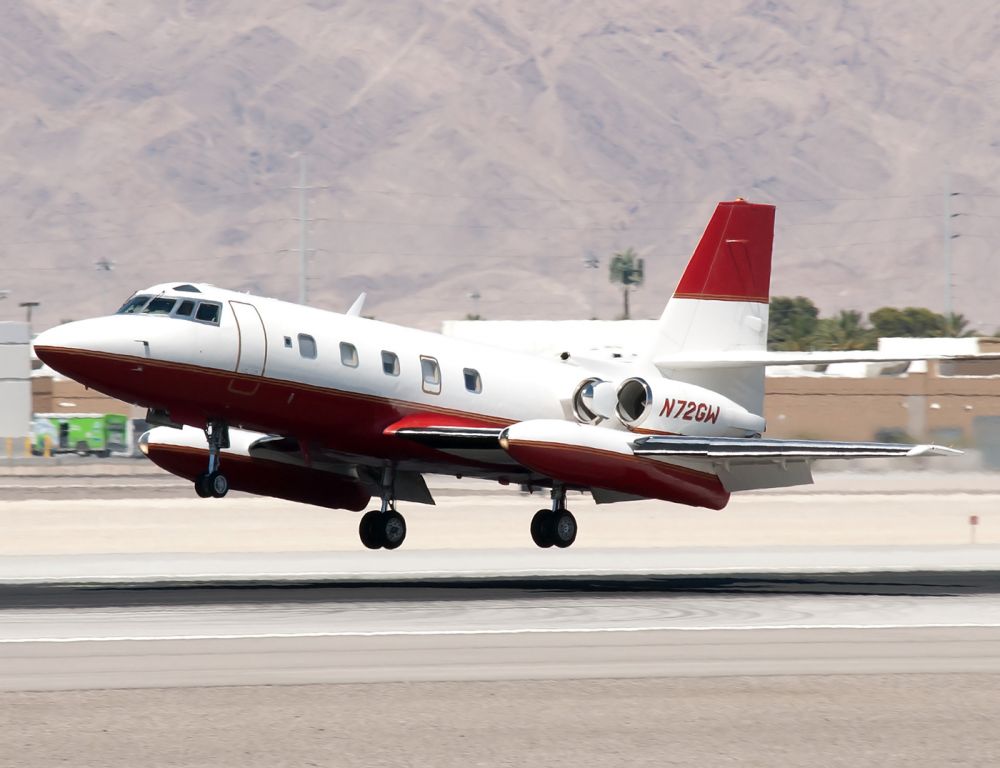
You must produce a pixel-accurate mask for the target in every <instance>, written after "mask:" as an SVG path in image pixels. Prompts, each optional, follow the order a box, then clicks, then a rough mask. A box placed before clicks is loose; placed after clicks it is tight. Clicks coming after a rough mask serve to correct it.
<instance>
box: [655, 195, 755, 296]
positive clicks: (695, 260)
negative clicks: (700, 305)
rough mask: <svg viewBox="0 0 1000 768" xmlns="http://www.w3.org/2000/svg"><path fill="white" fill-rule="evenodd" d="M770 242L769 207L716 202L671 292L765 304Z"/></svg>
mask: <svg viewBox="0 0 1000 768" xmlns="http://www.w3.org/2000/svg"><path fill="white" fill-rule="evenodd" d="M773 241H774V206H773V205H758V204H755V203H748V202H746V201H744V200H736V201H734V202H731V203H719V205H718V207H717V208H716V209H715V214H714V215H713V216H712V220H711V221H709V222H708V226H707V227H706V228H705V234H703V235H702V236H701V241H700V242H699V243H698V247H697V248H696V249H695V251H694V255H693V256H692V257H691V261H689V262H688V265H687V269H686V270H684V276H683V277H681V281H680V282H679V283H678V284H677V289H676V290H675V291H674V296H675V297H677V298H679V299H714V300H716V301H755V302H760V303H762V304H767V303H768V301H769V300H770V287H771V246H772V243H773Z"/></svg>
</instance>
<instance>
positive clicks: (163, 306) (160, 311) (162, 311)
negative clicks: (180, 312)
mask: <svg viewBox="0 0 1000 768" xmlns="http://www.w3.org/2000/svg"><path fill="white" fill-rule="evenodd" d="M176 303H177V299H165V298H163V297H160V298H157V299H153V300H152V301H151V302H149V304H147V305H146V308H145V309H144V310H142V314H144V315H169V314H170V313H171V312H172V311H173V309H174V304H176Z"/></svg>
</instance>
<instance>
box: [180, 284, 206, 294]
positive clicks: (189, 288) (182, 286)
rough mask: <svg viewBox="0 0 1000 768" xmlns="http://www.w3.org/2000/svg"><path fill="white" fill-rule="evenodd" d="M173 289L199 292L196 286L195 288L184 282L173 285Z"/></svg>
mask: <svg viewBox="0 0 1000 768" xmlns="http://www.w3.org/2000/svg"><path fill="white" fill-rule="evenodd" d="M174 290H175V291H187V292H188V293H201V291H199V290H198V289H197V288H195V287H194V286H193V285H191V283H184V285H175V286H174Z"/></svg>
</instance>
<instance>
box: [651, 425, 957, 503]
mask: <svg viewBox="0 0 1000 768" xmlns="http://www.w3.org/2000/svg"><path fill="white" fill-rule="evenodd" d="M632 452H633V454H634V455H636V456H644V457H649V458H653V459H661V460H663V461H670V460H676V459H680V460H684V461H690V462H694V464H695V465H697V464H702V465H706V466H709V467H711V468H712V470H713V471H714V472H715V473H716V474H717V475H718V476H719V479H720V480H721V481H722V485H723V487H724V488H725V489H726V490H727V491H748V490H753V489H755V488H782V487H787V486H790V485H806V484H808V483H811V482H812V462H814V461H817V460H820V459H874V458H890V457H901V456H906V457H913V456H945V455H954V454H960V453H962V452H961V451H958V450H955V449H954V448H945V447H943V446H940V445H903V444H899V443H869V442H839V441H834V440H777V439H771V438H740V437H709V438H704V437H679V436H678V437H675V436H672V435H654V436H650V437H641V438H639V439H638V440H635V441H633V442H632Z"/></svg>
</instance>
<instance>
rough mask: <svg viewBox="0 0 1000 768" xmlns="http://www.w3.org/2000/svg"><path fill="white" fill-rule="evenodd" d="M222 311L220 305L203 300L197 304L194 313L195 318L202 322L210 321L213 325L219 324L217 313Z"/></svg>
mask: <svg viewBox="0 0 1000 768" xmlns="http://www.w3.org/2000/svg"><path fill="white" fill-rule="evenodd" d="M221 312H222V307H221V306H219V305H218V304H211V303H209V302H207V301H203V302H202V303H201V304H199V305H198V311H197V312H196V313H195V315H194V316H195V318H196V319H197V320H201V321H202V322H203V323H212V324H213V325H218V324H219V314H220V313H221Z"/></svg>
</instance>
